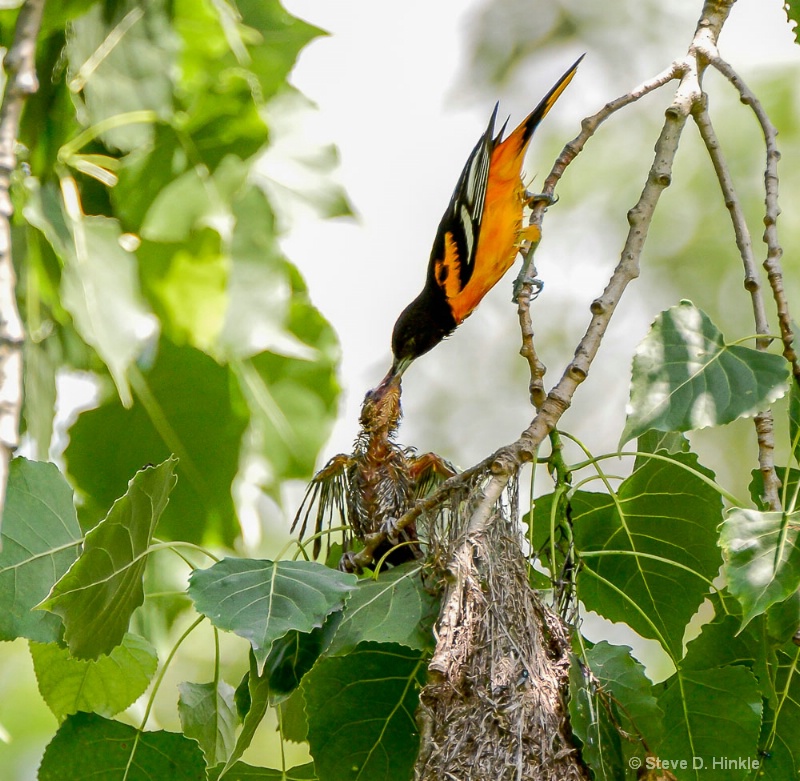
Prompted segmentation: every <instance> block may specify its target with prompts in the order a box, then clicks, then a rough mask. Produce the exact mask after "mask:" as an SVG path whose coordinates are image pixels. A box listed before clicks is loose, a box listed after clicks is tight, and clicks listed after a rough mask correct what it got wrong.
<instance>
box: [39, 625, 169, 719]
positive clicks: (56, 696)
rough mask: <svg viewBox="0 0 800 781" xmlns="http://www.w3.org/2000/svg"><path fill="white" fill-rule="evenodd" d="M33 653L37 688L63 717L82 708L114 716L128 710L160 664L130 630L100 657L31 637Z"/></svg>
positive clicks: (49, 704)
mask: <svg viewBox="0 0 800 781" xmlns="http://www.w3.org/2000/svg"><path fill="white" fill-rule="evenodd" d="M31 656H32V657H33V669H34V671H35V672H36V680H37V682H38V684H39V693H40V694H41V695H42V699H44V701H45V702H46V703H47V707H48V708H50V710H51V711H52V712H53V715H54V716H55V717H56V718H57V719H58V720H59V721H62V720H63V719H64V717H66V716H69V715H70V714H71V713H77V712H78V711H88V712H92V713H97V714H99V715H101V716H108V717H111V716H113V715H114V714H116V713H119V712H120V711H122V710H125V708H127V707H128V706H129V705H131V704H132V703H134V702H135V701H136V699H137V698H138V697H139V696H140V695H141V694H143V693H144V691H145V690H146V689H147V686H148V684H149V683H150V680H151V679H152V677H153V675H155V672H156V667H157V666H158V657H157V656H156V651H155V648H153V646H151V645H150V643H148V642H147V641H146V640H145V639H144V638H142V637H137V636H136V635H132V634H126V635H125V637H123V638H122V643H121V644H120V645H118V646H117V647H116V648H114V649H113V650H112V651H111V653H110V654H109V655H108V656H101V657H100V658H99V659H97V660H96V661H93V660H83V659H75V658H73V657H72V656H71V655H70V653H69V651H68V650H67V649H66V648H61V647H59V646H58V645H57V644H56V643H48V644H47V645H41V644H39V643H31Z"/></svg>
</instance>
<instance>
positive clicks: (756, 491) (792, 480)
mask: <svg viewBox="0 0 800 781" xmlns="http://www.w3.org/2000/svg"><path fill="white" fill-rule="evenodd" d="M775 469H776V472H777V474H778V479H779V480H780V481H781V491H780V493H781V498H783V496H786V502H785V509H786V510H787V511H789V512H794V510H795V509H796V507H794V506H792V503H793V500H794V498H795V492H796V491H797V490H798V484H800V470H798V469H792V468H791V467H783V466H778V467H775ZM750 474H751V476H752V479H751V480H750V484H749V485H748V486H747V488H748V491H749V493H750V498H751V499H752V500H753V504H755V506H756V508H757V509H759V510H769V504H768V503H767V502H766V501H765V500H764V498H763V495H764V477H763V475H762V474H761V470H760V469H753V470H752V472H751V473H750ZM794 504H796V502H794Z"/></svg>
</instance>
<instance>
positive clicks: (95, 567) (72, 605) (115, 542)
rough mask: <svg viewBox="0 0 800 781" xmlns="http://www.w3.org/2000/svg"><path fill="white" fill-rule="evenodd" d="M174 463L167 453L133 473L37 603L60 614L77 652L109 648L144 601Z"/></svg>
mask: <svg viewBox="0 0 800 781" xmlns="http://www.w3.org/2000/svg"><path fill="white" fill-rule="evenodd" d="M176 463H177V461H176V460H175V458H168V459H167V460H166V461H164V462H163V463H162V464H160V465H159V466H156V467H145V468H144V469H142V470H141V471H139V472H137V473H136V475H135V476H134V478H133V479H132V480H131V481H130V483H128V491H127V492H126V493H125V495H124V496H123V497H121V498H120V499H118V500H117V501H116V502H114V505H113V507H112V508H111V510H109V513H108V515H107V516H106V517H105V518H104V519H103V521H101V522H100V523H99V524H98V525H97V526H96V527H95V528H94V529H92V530H91V531H90V532H89V533H88V534H87V535H86V539H85V541H84V548H83V553H81V555H80V556H79V557H78V559H77V561H76V562H75V563H74V564H73V565H72V566H71V567H70V569H69V571H68V572H67V573H66V574H65V575H64V576H63V577H62V578H61V579H60V580H59V581H58V582H57V583H56V584H55V585H54V586H53V589H52V591H51V592H50V595H49V596H48V597H47V599H45V600H44V601H43V602H42V603H41V604H40V605H39V607H40V608H43V609H45V610H49V611H51V612H53V613H56V614H58V615H59V616H61V618H62V619H63V620H64V626H65V630H66V631H65V633H64V639H65V640H66V641H67V644H68V645H69V650H70V651H71V653H72V655H73V656H75V657H76V658H78V659H96V658H97V657H98V656H99V655H100V654H108V653H110V652H111V650H112V649H113V648H114V647H115V646H117V645H119V644H120V643H121V642H122V638H123V636H124V635H125V632H126V631H127V629H128V623H129V621H130V617H131V614H132V613H133V611H134V610H136V608H137V607H139V605H141V604H142V602H143V601H144V589H143V587H142V577H143V575H144V569H145V566H146V564H147V551H148V548H149V546H150V541H151V539H152V537H153V533H154V532H155V528H156V524H157V523H158V519H159V518H160V517H161V513H162V512H163V511H164V507H166V505H167V501H168V499H169V494H170V491H171V490H172V488H173V487H174V486H175V481H176V478H175V475H174V469H175V464H176Z"/></svg>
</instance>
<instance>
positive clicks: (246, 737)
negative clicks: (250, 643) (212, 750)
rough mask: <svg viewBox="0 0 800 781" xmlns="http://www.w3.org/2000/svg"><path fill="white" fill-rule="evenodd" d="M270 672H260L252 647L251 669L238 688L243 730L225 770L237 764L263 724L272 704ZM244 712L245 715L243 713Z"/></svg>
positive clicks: (237, 698) (237, 697)
mask: <svg viewBox="0 0 800 781" xmlns="http://www.w3.org/2000/svg"><path fill="white" fill-rule="evenodd" d="M269 677H270V676H269V674H268V673H265V674H264V675H260V674H259V672H258V662H257V661H256V656H255V654H254V653H253V651H252V649H251V650H250V669H249V671H248V672H247V674H246V675H245V677H244V679H243V680H242V682H241V683H240V684H239V686H238V687H237V689H236V693H235V701H236V709H237V712H238V713H239V715H240V717H241V718H242V730H241V732H240V733H239V737H238V738H237V739H236V745H235V746H234V747H233V751H231V753H230V756H229V757H228V761H227V762H226V763H225V766H224V767H223V768H222V770H223V772H224V771H227V770H230V769H231V768H232V767H234V766H235V765H237V764H240V763H238V762H237V760H238V759H239V758H240V757H241V756H242V754H244V752H245V751H246V750H247V748H248V746H249V745H250V743H251V742H252V741H253V736H254V735H255V734H256V730H257V729H258V725H259V724H261V721H262V720H263V718H264V716H265V714H266V712H267V710H268V708H269V706H270V704H271V701H270V685H269ZM242 714H243V715H242Z"/></svg>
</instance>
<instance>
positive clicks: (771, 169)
mask: <svg viewBox="0 0 800 781" xmlns="http://www.w3.org/2000/svg"><path fill="white" fill-rule="evenodd" d="M703 54H704V55H705V57H706V58H707V60H708V62H709V64H710V65H712V66H713V67H714V68H716V69H717V70H718V71H719V72H720V73H721V74H722V75H723V76H724V77H725V78H726V79H728V81H729V82H730V83H731V84H732V85H733V86H734V87H735V88H736V90H737V91H738V92H739V97H740V99H741V101H742V103H744V104H745V105H746V106H750V108H751V109H752V110H753V113H754V114H755V115H756V119H757V120H758V123H759V125H760V126H761V131H762V133H763V134H764V144H765V146H766V148H767V161H766V167H765V169H764V192H765V197H764V203H765V206H766V210H765V214H764V225H765V226H766V227H765V230H764V242H765V243H766V245H767V259H766V260H765V261H764V268H765V269H766V271H767V279H768V280H769V284H770V287H771V288H772V295H773V298H774V299H775V305H776V308H777V314H778V324H779V325H780V329H781V340H782V341H783V355H784V357H785V358H786V360H787V361H789V363H791V365H792V373H793V375H794V378H795V381H797V382H798V383H800V361H798V357H797V353H796V352H795V349H794V344H793V342H794V333H793V332H792V317H791V315H790V313H789V302H788V299H787V298H786V291H785V290H784V287H783V270H782V268H781V257H782V255H783V249H782V247H781V245H780V242H779V241H778V215H780V213H781V210H780V207H779V206H778V161H779V160H780V159H781V153H780V152H779V151H778V144H777V136H778V131H777V130H776V129H775V126H774V125H773V124H772V122H771V121H770V119H769V116H768V114H767V112H766V111H765V109H764V107H763V106H762V105H761V102H760V101H759V100H758V98H757V97H756V96H755V94H754V93H753V92H752V90H751V89H750V88H749V87H748V86H747V84H745V82H744V80H743V79H742V77H741V76H739V74H738V73H736V71H735V70H734V69H733V68H732V67H731V66H730V65H729V64H728V63H727V62H725V60H723V59H722V58H721V57H720V56H719V54H718V53H717V51H716V48H715V47H714V48H712V47H709V48H708V49H707V50H705V51H704V52H703Z"/></svg>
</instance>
